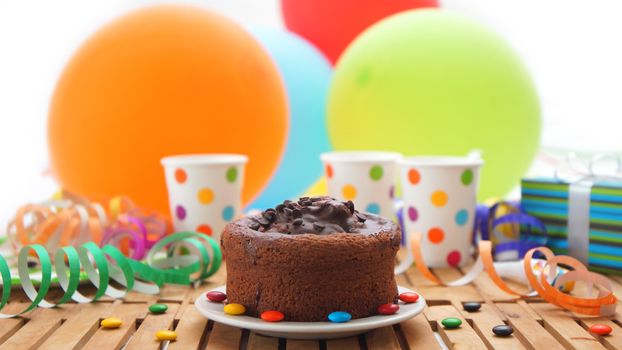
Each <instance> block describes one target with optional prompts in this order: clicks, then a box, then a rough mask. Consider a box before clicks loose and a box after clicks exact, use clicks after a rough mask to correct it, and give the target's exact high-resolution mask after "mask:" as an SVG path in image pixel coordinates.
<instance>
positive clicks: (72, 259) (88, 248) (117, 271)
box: [0, 232, 222, 319]
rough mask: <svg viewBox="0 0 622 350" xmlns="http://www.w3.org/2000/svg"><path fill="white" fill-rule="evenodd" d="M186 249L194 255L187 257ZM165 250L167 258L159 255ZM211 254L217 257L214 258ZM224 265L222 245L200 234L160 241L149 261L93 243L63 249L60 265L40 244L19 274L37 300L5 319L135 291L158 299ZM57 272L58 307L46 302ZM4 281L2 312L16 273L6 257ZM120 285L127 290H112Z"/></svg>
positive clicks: (24, 258)
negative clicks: (37, 274)
mask: <svg viewBox="0 0 622 350" xmlns="http://www.w3.org/2000/svg"><path fill="white" fill-rule="evenodd" d="M182 247H185V248H187V250H189V251H190V252H191V254H190V255H182V253H181V252H182V249H181V248H182ZM163 250H164V251H165V253H166V254H165V257H163V258H162V257H159V256H158V254H157V253H158V252H160V251H163ZM210 251H211V254H210ZM31 252H34V254H35V255H36V256H37V257H38V258H39V263H40V265H41V282H40V283H39V289H38V290H37V289H36V288H35V286H34V283H33V281H32V279H31V278H30V274H29V271H28V256H29V255H30V254H31ZM221 263H222V252H221V251H220V247H219V245H218V242H216V241H215V240H214V239H212V238H211V237H209V236H207V235H205V234H202V233H198V232H178V233H174V234H172V235H169V236H166V237H164V238H162V239H161V240H160V241H158V242H157V243H156V244H155V245H154V246H153V247H152V248H151V250H150V251H149V253H148V254H147V260H146V262H141V261H138V260H134V259H131V258H128V257H126V256H125V255H123V253H121V252H120V251H119V250H118V249H117V248H116V247H114V246H112V245H105V246H104V247H103V248H100V247H99V246H97V244H95V243H93V242H87V243H84V244H82V245H81V246H78V247H72V246H68V247H62V248H60V249H59V250H58V251H57V252H56V253H55V254H54V263H53V264H52V259H51V258H50V255H49V253H48V252H47V250H46V249H45V248H44V247H43V246H42V245H39V244H31V245H28V246H25V247H23V248H22V249H21V250H20V252H19V255H18V260H17V271H18V275H19V281H20V284H21V287H22V289H23V290H24V293H25V294H26V295H27V296H28V298H29V299H30V300H31V303H30V305H28V306H27V307H26V308H25V309H24V310H22V311H20V312H17V313H15V314H6V313H2V312H0V319H2V318H10V317H15V316H18V315H21V314H23V313H26V312H28V311H31V310H33V309H34V308H36V307H44V308H52V307H55V306H57V305H60V304H63V303H66V302H69V301H71V300H73V301H75V302H77V303H89V302H92V301H95V300H97V299H99V298H101V297H102V296H104V295H108V296H110V297H112V298H115V299H116V298H123V297H124V296H125V295H126V294H127V293H128V292H129V291H132V290H135V291H137V292H141V293H146V294H158V293H159V292H160V288H161V287H162V286H163V285H164V284H167V283H170V284H189V283H192V282H196V281H199V280H203V279H206V278H208V277H210V276H211V275H213V274H214V273H216V271H218V269H219V268H220V265H221ZM52 268H54V270H55V271H56V276H57V277H58V282H59V285H60V287H61V288H62V290H63V292H64V293H63V295H62V297H61V298H60V299H59V300H58V301H57V302H55V303H54V302H52V301H49V300H46V299H45V296H46V295H47V294H48V291H49V289H50V285H51V283H52ZM82 270H84V272H85V273H86V275H87V276H88V279H89V280H90V282H91V284H93V285H94V286H95V288H96V292H95V295H94V296H93V297H92V298H89V297H86V296H84V295H83V294H81V293H80V292H79V291H78V286H79V282H80V273H81V271H82ZM0 277H1V278H2V299H1V300H0V311H1V310H2V309H3V308H4V306H5V305H6V304H7V303H8V301H9V297H10V296H11V287H12V285H11V270H10V269H9V265H8V264H7V262H6V260H5V258H4V257H3V256H1V255H0ZM110 280H114V281H116V282H117V283H118V284H120V285H121V286H123V287H124V288H125V290H120V289H118V288H115V287H113V286H111V285H110Z"/></svg>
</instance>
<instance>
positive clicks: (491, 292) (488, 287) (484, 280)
mask: <svg viewBox="0 0 622 350" xmlns="http://www.w3.org/2000/svg"><path fill="white" fill-rule="evenodd" d="M505 282H506V283H507V284H508V285H509V286H510V288H515V290H516V291H517V292H524V291H525V287H524V286H518V287H516V286H513V284H512V283H511V282H510V281H507V280H506V281H505ZM473 285H474V286H475V288H477V290H478V291H479V293H480V294H481V296H482V297H483V298H484V300H486V301H488V302H493V301H509V300H517V299H518V297H517V296H515V295H511V294H508V293H506V292H504V291H503V290H501V289H500V288H499V287H497V285H496V284H495V283H494V282H493V281H492V280H491V279H490V277H489V276H488V275H487V274H486V273H480V274H479V276H477V277H476V278H475V280H474V281H473Z"/></svg>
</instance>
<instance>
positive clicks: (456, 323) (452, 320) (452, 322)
mask: <svg viewBox="0 0 622 350" xmlns="http://www.w3.org/2000/svg"><path fill="white" fill-rule="evenodd" d="M441 323H442V324H443V327H445V328H447V329H454V328H458V327H460V325H462V320H461V319H459V318H456V317H447V318H445V319H443V320H442V321H441Z"/></svg>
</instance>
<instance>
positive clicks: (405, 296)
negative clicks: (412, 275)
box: [400, 292, 419, 303]
mask: <svg viewBox="0 0 622 350" xmlns="http://www.w3.org/2000/svg"><path fill="white" fill-rule="evenodd" d="M400 300H401V301H403V302H405V303H416V302H417V300H419V294H417V293H413V292H406V293H402V294H400Z"/></svg>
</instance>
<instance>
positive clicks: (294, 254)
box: [221, 197, 400, 321]
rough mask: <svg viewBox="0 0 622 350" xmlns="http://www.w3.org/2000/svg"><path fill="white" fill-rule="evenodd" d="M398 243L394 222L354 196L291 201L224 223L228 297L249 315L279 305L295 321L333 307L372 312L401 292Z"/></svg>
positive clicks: (356, 313)
mask: <svg viewBox="0 0 622 350" xmlns="http://www.w3.org/2000/svg"><path fill="white" fill-rule="evenodd" d="M399 244H400V230H399V227H398V226H397V225H396V224H394V223H393V222H392V221H391V220H389V219H386V218H383V217H381V216H377V215H373V214H369V213H362V212H358V211H357V210H355V208H354V204H353V203H352V202H351V201H348V202H341V201H337V200H335V199H333V198H330V197H315V198H308V197H303V198H300V199H299V200H298V201H297V202H293V201H285V202H283V203H282V204H279V205H277V206H276V208H271V209H267V210H265V211H264V212H262V213H261V214H259V215H256V216H250V217H245V218H242V219H239V220H236V221H233V222H231V223H230V224H228V225H227V226H226V227H225V229H224V231H223V234H222V238H221V245H222V247H223V250H224V254H225V256H226V259H227V302H228V303H239V304H242V305H244V306H245V307H246V310H247V312H246V314H247V315H251V316H258V315H259V314H261V313H262V312H264V311H268V310H277V311H280V312H282V313H283V314H285V320H289V321H326V320H327V316H328V314H330V313H331V312H333V311H346V312H348V313H350V314H351V315H352V318H361V317H367V316H370V315H374V314H376V310H377V308H378V306H380V305H382V304H386V303H392V302H394V301H396V300H397V294H398V293H397V285H396V283H395V278H394V275H393V268H394V261H395V254H396V252H397V250H398V249H399Z"/></svg>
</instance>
